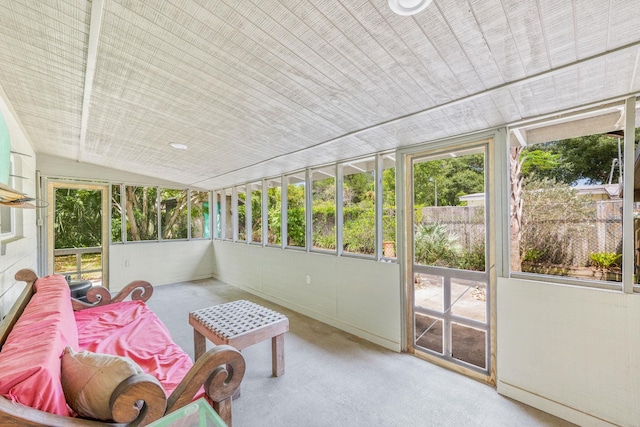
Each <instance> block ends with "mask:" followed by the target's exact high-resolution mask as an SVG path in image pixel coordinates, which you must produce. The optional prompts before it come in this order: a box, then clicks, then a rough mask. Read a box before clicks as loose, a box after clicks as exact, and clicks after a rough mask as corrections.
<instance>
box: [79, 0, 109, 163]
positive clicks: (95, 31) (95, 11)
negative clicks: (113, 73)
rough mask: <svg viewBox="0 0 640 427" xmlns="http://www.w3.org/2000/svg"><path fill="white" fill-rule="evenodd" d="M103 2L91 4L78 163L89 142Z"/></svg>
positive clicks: (96, 1)
mask: <svg viewBox="0 0 640 427" xmlns="http://www.w3.org/2000/svg"><path fill="white" fill-rule="evenodd" d="M103 10H104V7H103V0H93V2H92V3H91V20H90V21H89V44H88V46H87V66H86V69H85V73H84V92H83V95H82V117H81V118H80V141H79V144H78V161H79V162H81V161H82V154H83V152H84V147H85V143H86V140H87V127H88V125H89V106H90V103H91V91H92V90H93V78H94V76H95V73H96V62H97V60H98V40H99V39H100V28H101V27H102V25H101V24H102V13H103Z"/></svg>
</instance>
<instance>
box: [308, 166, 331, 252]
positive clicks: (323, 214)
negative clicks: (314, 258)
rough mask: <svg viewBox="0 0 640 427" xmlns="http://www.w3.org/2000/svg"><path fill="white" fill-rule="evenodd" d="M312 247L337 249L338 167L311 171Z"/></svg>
mask: <svg viewBox="0 0 640 427" xmlns="http://www.w3.org/2000/svg"><path fill="white" fill-rule="evenodd" d="M311 220H312V221H311V222H312V226H311V235H312V239H313V240H312V248H313V249H320V250H331V251H335V250H336V167H335V165H332V166H327V167H324V168H318V169H313V170H312V171H311Z"/></svg>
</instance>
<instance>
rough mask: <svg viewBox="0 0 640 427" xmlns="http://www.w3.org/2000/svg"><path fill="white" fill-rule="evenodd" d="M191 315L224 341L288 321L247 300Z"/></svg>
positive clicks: (276, 313)
mask: <svg viewBox="0 0 640 427" xmlns="http://www.w3.org/2000/svg"><path fill="white" fill-rule="evenodd" d="M191 315H192V316H193V317H194V318H195V319H196V320H197V321H198V322H200V323H201V324H202V325H204V326H205V327H206V328H207V329H209V330H210V331H212V332H213V333H215V334H216V335H217V336H219V337H221V338H223V339H229V338H232V337H234V336H236V335H240V334H243V333H245V332H248V331H251V330H254V329H257V328H260V327H263V326H268V325H271V324H273V323H274V322H277V321H279V320H282V319H287V317H286V316H285V315H284V314H280V313H278V312H276V311H273V310H270V309H268V308H266V307H263V306H261V305H258V304H255V303H253V302H251V301H245V300H239V301H233V302H228V303H226V304H220V305H215V306H213V307H208V308H203V309H200V310H196V311H193V312H191Z"/></svg>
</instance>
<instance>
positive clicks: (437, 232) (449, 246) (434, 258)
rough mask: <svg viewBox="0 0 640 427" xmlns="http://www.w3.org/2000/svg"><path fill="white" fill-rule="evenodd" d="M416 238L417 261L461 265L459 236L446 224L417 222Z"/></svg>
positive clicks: (439, 264) (449, 265)
mask: <svg viewBox="0 0 640 427" xmlns="http://www.w3.org/2000/svg"><path fill="white" fill-rule="evenodd" d="M414 239H415V240H414V246H415V250H414V257H415V262H416V263H419V264H423V265H436V266H441V267H457V266H458V265H459V263H460V256H461V254H462V247H461V246H460V243H459V242H458V240H459V237H458V235H456V234H455V233H453V232H451V231H449V228H448V227H447V226H446V225H445V224H438V223H435V224H416V226H415V238H414ZM483 268H484V266H483Z"/></svg>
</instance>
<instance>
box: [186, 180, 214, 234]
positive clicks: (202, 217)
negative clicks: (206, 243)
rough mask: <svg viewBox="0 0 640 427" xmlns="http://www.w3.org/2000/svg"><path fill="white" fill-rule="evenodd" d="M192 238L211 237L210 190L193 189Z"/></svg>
mask: <svg viewBox="0 0 640 427" xmlns="http://www.w3.org/2000/svg"><path fill="white" fill-rule="evenodd" d="M190 194H191V238H192V239H210V238H211V228H210V224H209V192H208V191H191V192H190Z"/></svg>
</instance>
